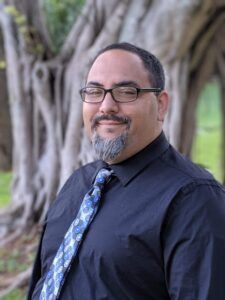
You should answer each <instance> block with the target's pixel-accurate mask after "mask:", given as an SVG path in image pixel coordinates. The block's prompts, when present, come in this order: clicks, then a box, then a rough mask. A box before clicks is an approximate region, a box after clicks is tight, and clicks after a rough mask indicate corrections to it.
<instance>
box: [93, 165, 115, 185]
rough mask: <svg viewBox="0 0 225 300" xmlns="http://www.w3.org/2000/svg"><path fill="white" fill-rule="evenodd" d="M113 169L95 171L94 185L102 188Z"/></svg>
mask: <svg viewBox="0 0 225 300" xmlns="http://www.w3.org/2000/svg"><path fill="white" fill-rule="evenodd" d="M112 173H113V171H112V170H109V169H105V168H103V169H100V170H99V172H98V173H97V175H96V177H95V181H94V186H99V187H100V188H103V186H104V185H105V183H106V182H107V180H108V179H109V178H110V177H111V176H112Z"/></svg>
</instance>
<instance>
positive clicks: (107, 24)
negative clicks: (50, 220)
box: [0, 0, 225, 241]
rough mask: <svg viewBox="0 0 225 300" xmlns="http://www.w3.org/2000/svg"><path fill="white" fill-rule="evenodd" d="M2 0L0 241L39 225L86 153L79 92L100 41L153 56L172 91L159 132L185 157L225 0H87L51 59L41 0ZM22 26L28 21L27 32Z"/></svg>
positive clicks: (212, 69)
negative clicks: (5, 150) (4, 112)
mask: <svg viewBox="0 0 225 300" xmlns="http://www.w3.org/2000/svg"><path fill="white" fill-rule="evenodd" d="M10 3H11V4H14V5H15V7H16V9H17V11H16V13H15V11H14V12H13V11H12V10H11V11H10V9H7V10H5V9H4V5H2V7H1V9H0V24H1V28H2V32H3V35H4V46H5V53H6V60H7V78H8V91H9V98H10V111H11V115H12V130H13V142H14V148H13V171H14V172H13V173H14V179H13V190H12V196H13V202H12V207H11V210H10V212H9V213H8V214H6V213H4V214H3V213H2V215H1V216H0V217H1V218H0V219H1V221H0V222H1V224H0V225H1V227H0V228H1V230H0V236H2V238H3V237H4V236H6V234H8V232H9V231H16V234H17V233H18V234H19V233H20V232H21V230H23V229H24V228H25V227H27V225H28V224H29V225H30V226H31V225H32V224H33V223H34V222H41V221H42V220H43V218H44V216H45V214H46V211H47V209H48V207H49V205H50V203H51V201H52V200H53V199H54V196H55V194H56V192H57V190H58V189H59V188H60V187H61V186H62V184H63V183H64V182H65V180H66V178H67V177H68V176H69V175H70V174H71V173H72V172H73V171H74V169H76V168H78V167H79V166H80V165H82V164H84V163H87V162H89V161H91V160H92V159H93V154H92V151H91V147H90V142H89V141H88V139H87V137H86V134H85V132H84V130H83V122H82V114H81V109H82V103H81V100H80V97H79V94H78V90H79V88H80V87H81V86H82V85H83V82H84V76H85V74H86V72H87V70H88V68H89V65H90V62H91V60H92V59H93V58H94V56H95V55H96V53H97V51H98V50H99V49H100V48H102V47H103V46H106V45H107V44H110V43H113V42H117V41H128V42H129V41H130V42H132V43H135V44H136V45H140V46H141V47H144V48H146V49H147V50H150V51H151V52H153V53H154V54H156V55H157V56H158V57H159V58H160V59H161V61H162V62H163V64H164V66H165V68H166V73H167V77H168V78H167V88H168V89H169V92H170V94H171V98H172V99H171V100H172V101H171V107H170V111H169V114H168V117H167V120H166V122H165V131H166V133H167V135H168V137H169V139H170V141H171V142H172V144H173V145H175V147H177V148H179V149H181V150H182V152H184V153H186V154H189V153H190V147H191V143H192V137H193V132H194V111H195V108H196V102H197V97H198V95H199V92H200V90H201V88H202V86H203V84H204V83H205V81H206V80H207V79H208V78H209V76H211V74H212V73H213V72H215V59H214V57H215V45H214V40H215V38H216V37H218V36H219V29H220V28H221V27H224V15H225V0H220V1H217V2H213V1H210V0H205V1H200V0H197V1H196V0H195V1H194V0H193V1H178V0H170V1H165V0H157V1H156V0H155V1H150V0H140V1H136V0H123V1H119V0H111V1H103V0H87V1H86V4H85V6H84V8H83V10H82V13H81V15H80V16H79V18H78V19H77V21H76V22H75V24H74V26H73V28H72V29H71V32H70V34H69V35H68V37H67V39H66V41H65V44H64V45H63V47H62V49H61V51H60V53H59V54H58V55H57V56H56V57H53V54H52V52H51V40H50V38H49V35H48V31H47V29H46V27H45V23H46V22H45V19H44V15H43V10H42V5H41V3H42V0H40V1H36V2H35V10H34V9H33V7H30V5H29V3H30V2H29V1H28V0H23V1H16V0H11V1H10ZM32 6H33V4H32ZM21 14H24V15H25V16H26V23H25V24H23V29H24V27H25V28H26V30H23V31H22V30H21V24H20V23H19V22H18V20H17V17H18V15H21ZM37 16H38V17H37ZM30 26H33V27H35V32H32V34H31V32H30V31H29V28H30ZM24 32H25V33H24ZM40 44H41V45H42V49H41V51H40V47H38V46H40ZM223 57H224V56H223ZM223 59H224V58H223ZM209 60H210V62H209ZM202 72H203V73H202ZM190 104H191V105H190ZM190 123H191V124H190ZM3 241H5V240H3Z"/></svg>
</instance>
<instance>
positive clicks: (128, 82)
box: [87, 80, 140, 87]
mask: <svg viewBox="0 0 225 300" xmlns="http://www.w3.org/2000/svg"><path fill="white" fill-rule="evenodd" d="M89 85H93V86H99V87H104V85H103V84H102V83H100V82H98V81H89V82H87V86H89ZM120 86H134V87H140V86H139V84H138V83H137V82H135V81H132V80H123V81H120V82H117V83H114V84H113V86H112V87H120Z"/></svg>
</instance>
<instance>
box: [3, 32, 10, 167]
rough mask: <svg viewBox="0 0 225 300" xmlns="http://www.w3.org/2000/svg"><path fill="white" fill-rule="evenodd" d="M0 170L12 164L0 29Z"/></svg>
mask: <svg viewBox="0 0 225 300" xmlns="http://www.w3.org/2000/svg"><path fill="white" fill-rule="evenodd" d="M0 62H1V66H0V90H1V97H0V170H2V171H9V170H11V166H12V135H11V121H10V114H9V105H8V92H7V81H6V72H5V55H4V49H3V38H2V32H1V31H0Z"/></svg>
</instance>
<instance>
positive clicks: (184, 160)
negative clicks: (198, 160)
mask: <svg viewBox="0 0 225 300" xmlns="http://www.w3.org/2000/svg"><path fill="white" fill-rule="evenodd" d="M161 162H162V163H163V164H164V167H165V168H167V169H168V170H169V172H170V173H171V175H174V176H178V177H179V178H186V179H187V182H198V181H199V180H200V182H202V181H204V180H206V181H212V182H213V180H214V178H213V176H212V174H211V173H210V172H209V171H208V170H206V169H204V168H203V167H201V166H200V165H197V164H195V163H193V162H192V161H191V160H190V159H189V158H188V157H185V156H184V155H182V154H180V153H179V152H178V151H177V150H175V149H174V148H173V146H171V145H170V147H169V148H168V150H167V151H165V152H164V153H163V155H162V156H161Z"/></svg>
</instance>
